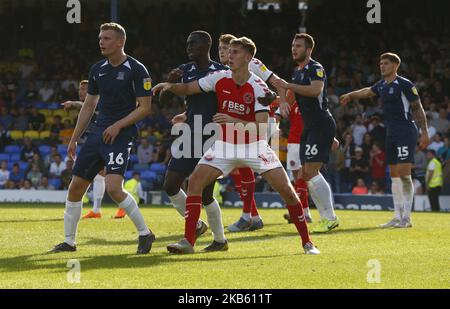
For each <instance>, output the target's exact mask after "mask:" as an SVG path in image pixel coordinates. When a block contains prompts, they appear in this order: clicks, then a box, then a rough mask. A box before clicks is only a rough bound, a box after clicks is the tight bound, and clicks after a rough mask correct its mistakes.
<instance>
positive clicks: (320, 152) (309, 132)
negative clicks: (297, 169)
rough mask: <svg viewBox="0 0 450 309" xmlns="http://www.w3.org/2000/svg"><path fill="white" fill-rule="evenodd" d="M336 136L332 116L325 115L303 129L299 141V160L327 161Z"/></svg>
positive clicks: (303, 161) (305, 161)
mask: <svg viewBox="0 0 450 309" xmlns="http://www.w3.org/2000/svg"><path fill="white" fill-rule="evenodd" d="M335 136H336V123H335V122H334V119H333V118H332V117H326V118H323V119H321V120H320V121H318V122H317V123H316V124H314V125H313V126H309V127H306V126H305V128H304V129H303V134H302V138H301V141H300V161H301V163H302V165H304V164H305V163H307V162H322V163H328V160H329V159H330V150H331V146H332V145H333V140H334V137H335Z"/></svg>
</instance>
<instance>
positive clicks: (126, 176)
mask: <svg viewBox="0 0 450 309" xmlns="http://www.w3.org/2000/svg"><path fill="white" fill-rule="evenodd" d="M124 177H125V179H127V180H128V179H131V177H133V171H126V172H125V175H124Z"/></svg>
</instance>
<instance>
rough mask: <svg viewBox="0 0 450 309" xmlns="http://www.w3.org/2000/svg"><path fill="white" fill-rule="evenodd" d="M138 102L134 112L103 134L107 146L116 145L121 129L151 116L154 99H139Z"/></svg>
mask: <svg viewBox="0 0 450 309" xmlns="http://www.w3.org/2000/svg"><path fill="white" fill-rule="evenodd" d="M136 101H137V102H138V106H137V108H136V109H135V110H134V111H133V112H131V113H130V114H129V115H128V116H126V117H124V118H122V119H120V120H119V121H117V122H115V123H114V124H113V125H111V126H109V127H108V128H106V130H105V131H104V132H103V141H104V142H105V144H108V143H111V144H112V143H114V140H115V139H116V137H117V135H119V132H120V130H121V129H123V128H126V127H129V126H131V125H133V124H135V123H137V122H139V121H141V120H142V119H144V118H145V117H147V116H148V115H150V112H151V103H152V98H151V97H137V98H136Z"/></svg>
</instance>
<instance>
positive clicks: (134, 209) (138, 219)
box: [119, 193, 150, 236]
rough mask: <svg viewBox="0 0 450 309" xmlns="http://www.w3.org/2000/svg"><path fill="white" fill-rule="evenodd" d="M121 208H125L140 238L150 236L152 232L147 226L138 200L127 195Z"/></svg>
mask: <svg viewBox="0 0 450 309" xmlns="http://www.w3.org/2000/svg"><path fill="white" fill-rule="evenodd" d="M119 207H120V208H123V209H124V210H125V212H126V213H127V215H128V217H129V218H130V219H131V221H133V223H134V225H135V226H136V229H137V230H138V232H139V236H143V235H148V234H150V230H149V229H148V227H147V225H146V224H145V221H144V217H143V216H142V213H141V211H140V209H139V207H138V205H137V203H136V200H135V199H134V198H133V197H132V196H131V194H129V193H128V194H127V197H126V198H125V199H124V200H123V201H122V202H120V203H119Z"/></svg>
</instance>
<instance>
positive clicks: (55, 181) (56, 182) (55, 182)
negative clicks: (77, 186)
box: [48, 178, 62, 189]
mask: <svg viewBox="0 0 450 309" xmlns="http://www.w3.org/2000/svg"><path fill="white" fill-rule="evenodd" d="M48 184H49V185H52V186H54V187H55V188H56V189H59V188H60V187H61V184H62V182H61V179H59V178H50V179H49V180H48Z"/></svg>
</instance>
